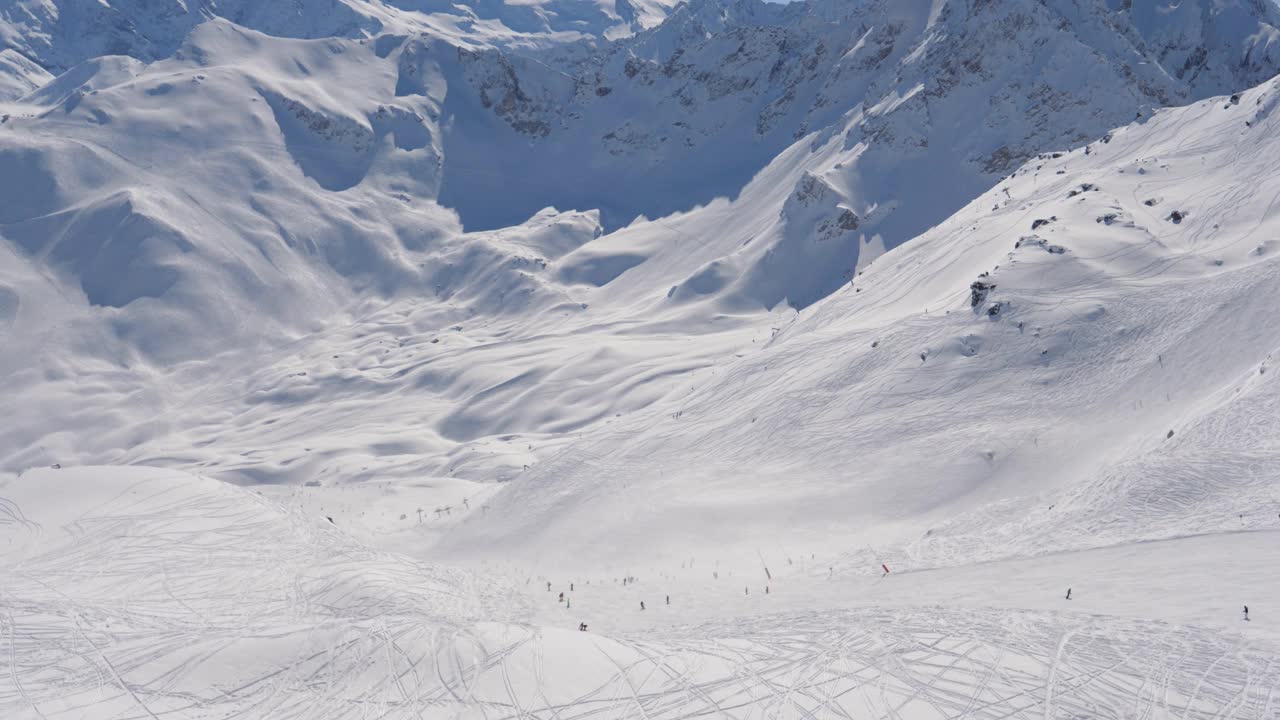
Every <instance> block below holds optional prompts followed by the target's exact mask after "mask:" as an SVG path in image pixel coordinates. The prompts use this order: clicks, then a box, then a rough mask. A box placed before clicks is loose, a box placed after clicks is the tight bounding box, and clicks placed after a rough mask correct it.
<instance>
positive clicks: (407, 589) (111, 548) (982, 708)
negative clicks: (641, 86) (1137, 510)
mask: <svg viewBox="0 0 1280 720" xmlns="http://www.w3.org/2000/svg"><path fill="white" fill-rule="evenodd" d="M2 491H3V501H2V502H0V518H3V523H4V524H3V525H0V527H3V528H4V532H5V536H6V540H7V542H6V544H5V546H4V549H3V554H2V555H0V562H2V563H3V565H0V572H2V573H3V578H4V581H5V582H4V585H3V591H2V592H3V594H2V595H0V597H2V598H3V601H4V610H5V612H4V616H3V620H0V625H2V626H3V630H4V636H5V639H6V641H7V642H6V644H7V646H8V647H7V652H6V653H5V654H4V660H3V663H4V666H3V669H4V670H5V673H4V677H5V681H4V682H2V683H0V711H3V713H4V716H5V717H6V718H26V717H31V718H79V717H94V718H108V717H110V718H126V717H140V718H146V717H152V718H154V717H202V718H207V717H272V718H367V717H387V718H399V717H406V718H408V717H419V718H421V717H430V718H437V717H439V718H445V717H487V718H506V717H510V718H516V717H538V718H587V717H602V716H603V717H647V718H687V717H697V716H701V715H706V714H711V715H717V716H721V717H770V718H799V717H814V716H830V717H899V718H911V719H916V718H945V717H965V718H997V717H1011V716H1012V717H1150V718H1175V717H1178V718H1219V717H1240V718H1245V717H1248V718H1270V717H1274V713H1275V712H1276V710H1277V708H1276V706H1275V702H1276V700H1275V698H1274V693H1275V689H1276V683H1277V678H1280V652H1277V647H1278V646H1277V641H1280V635H1277V634H1276V628H1277V627H1278V626H1277V625H1276V623H1275V622H1274V621H1267V620H1265V619H1264V620H1263V623H1264V625H1259V626H1258V627H1249V628H1246V629H1247V630H1249V631H1251V632H1250V633H1245V632H1243V631H1242V630H1237V629H1231V630H1220V629H1217V628H1210V627H1197V626H1196V625H1189V624H1178V623H1171V622H1166V621H1162V620H1160V619H1151V618H1133V617H1124V616H1122V615H1109V614H1097V615H1094V614H1088V613H1073V612H1065V611H1064V610H1065V608H1063V607H1061V606H1063V605H1065V604H1066V601H1065V600H1060V601H1058V603H1057V605H1059V606H1060V607H1057V608H1054V609H1052V610H1049V609H1022V608H1018V609H1005V608H995V607H985V608H974V607H968V608H965V607H954V606H946V605H939V606H929V605H927V604H925V605H909V604H904V603H901V602H895V603H893V604H892V605H888V606H885V605H879V606H877V605H871V606H866V607H858V605H860V604H862V603H865V602H866V600H867V599H869V598H868V594H869V593H874V592H876V591H875V590H873V589H872V587H870V586H869V585H863V586H849V585H845V586H841V587H838V588H832V587H830V586H825V587H824V585H825V581H817V582H811V581H808V580H806V579H805V578H803V577H796V578H789V577H787V575H786V574H785V573H783V574H780V577H779V578H777V579H776V580H775V585H774V592H773V593H771V594H769V595H768V596H765V595H763V594H760V593H757V595H756V598H755V599H756V600H758V601H759V602H757V603H756V604H755V606H754V607H751V608H749V609H748V608H746V607H734V606H731V605H725V604H721V606H720V607H719V608H718V609H716V610H715V611H714V613H713V615H714V619H706V618H701V617H698V614H697V613H696V612H694V613H692V614H689V613H688V611H685V610H681V609H679V608H680V606H681V605H682V604H684V603H685V602H686V600H687V598H688V597H690V595H692V594H693V593H695V592H696V593H698V594H701V593H702V592H704V590H705V588H703V587H699V583H697V582H695V581H691V580H689V579H687V578H686V579H683V580H677V579H675V578H671V579H666V578H662V579H660V578H659V577H647V578H640V579H639V581H638V582H637V583H635V584H632V585H631V586H630V591H631V592H636V591H637V589H638V590H639V592H642V593H643V592H648V593H650V594H649V595H648V597H649V599H650V600H651V603H652V607H651V608H650V609H649V610H646V611H644V612H647V613H649V614H650V617H651V618H652V623H651V625H650V626H649V628H648V629H642V626H635V625H634V624H635V623H640V622H642V621H643V620H644V617H643V614H642V613H641V612H640V611H638V610H636V609H635V608H634V607H627V608H624V607H623V606H621V605H614V606H612V607H610V608H609V609H608V611H607V612H605V613H603V614H604V615H606V616H610V617H613V618H615V619H617V618H622V617H624V616H625V617H630V618H633V619H632V620H629V621H628V622H630V623H633V627H631V628H630V629H629V630H625V631H623V632H618V634H616V635H613V636H609V635H601V634H597V633H596V632H587V633H581V632H575V631H574V630H572V629H569V628H568V627H567V625H568V619H569V618H570V617H574V618H575V619H576V617H577V614H575V613H573V612H571V611H570V610H566V609H565V608H563V607H557V603H556V602H555V601H554V600H553V599H552V594H551V593H549V592H545V591H543V590H542V588H541V585H542V582H541V578H539V580H538V582H537V583H536V585H537V586H538V587H536V588H533V589H532V590H529V589H527V588H528V587H529V586H526V592H525V594H524V595H523V596H521V595H519V594H517V592H518V591H517V590H516V586H513V585H511V584H510V583H503V582H499V581H496V580H494V579H493V578H494V577H496V574H495V573H488V574H486V575H483V576H478V575H474V574H471V573H465V572H460V571H453V570H448V569H443V568H439V567H435V566H430V565H425V564H423V563H419V562H414V561H410V560H408V559H406V558H404V557H402V556H397V555H389V554H386V553H381V552H378V551H376V550H372V549H370V548H368V547H366V546H363V545H361V544H360V543H358V542H356V541H354V540H353V539H352V538H350V537H349V536H347V535H346V534H344V533H343V532H342V530H341V529H340V528H338V527H336V526H334V525H331V524H330V523H329V522H328V521H327V520H324V519H323V518H318V517H317V516H316V515H314V514H311V513H305V514H303V513H299V512H297V508H296V507H292V508H291V506H289V505H281V504H277V503H273V502H270V501H267V500H265V499H263V498H262V497H260V496H259V495H257V494H256V493H254V492H251V491H247V490H244V489H239V488H234V487H231V486H228V485H225V484H222V483H219V482H216V481H210V480H201V479H197V478H194V477H191V476H186V475H182V474H177V473H173V472H171V471H163V470H143V469H131V468H80V469H74V470H71V469H62V470H34V471H31V472H29V473H26V474H24V475H23V476H22V477H21V478H19V479H17V480H15V481H10V482H9V483H7V484H6V485H5V486H4V487H3V488H2ZM1268 535H1269V536H1270V537H1268V538H1267V540H1269V544H1268V547H1270V555H1261V556H1258V557H1257V559H1258V560H1265V561H1270V562H1274V561H1275V560H1276V559H1280V558H1276V557H1275V555H1276V543H1275V538H1274V535H1275V533H1274V532H1272V533H1268ZM1267 540H1264V541H1263V542H1264V543H1266V542H1267ZM1198 558H1199V559H1206V560H1207V559H1208V556H1206V555H1201V554H1199V553H1196V552H1187V549H1186V548H1181V549H1179V559H1180V560H1181V561H1183V562H1188V561H1191V562H1194V561H1195V560H1196V559H1198ZM1096 560H1098V558H1086V563H1084V564H1085V565H1087V566H1091V565H1093V564H1094V562H1095V561H1096ZM1201 569H1203V568H1201ZM1130 570H1132V568H1130ZM986 572H987V574H988V577H987V578H986V580H987V582H993V581H994V582H999V580H1000V579H1005V580H1012V579H1016V578H1018V577H1020V576H1021V573H1019V572H1016V571H1014V572H1009V569H1007V568H1006V569H1005V570H1004V571H1003V572H1002V571H1001V570H1000V569H995V570H990V569H988V570H987V571H986ZM704 574H705V573H704ZM1173 577H1176V578H1179V579H1177V580H1175V586H1174V587H1170V588H1166V589H1168V590H1172V591H1175V592H1176V591H1180V590H1185V589H1187V588H1189V587H1191V586H1193V585H1195V584H1197V583H1200V581H1199V580H1198V579H1196V578H1194V577H1189V576H1188V575H1187V574H1186V573H1182V574H1180V575H1176V576H1173ZM912 579H913V578H912V577H911V576H910V575H906V576H903V577H902V578H892V579H885V580H883V581H876V582H882V583H883V585H884V588H882V589H881V590H880V591H879V592H880V594H881V595H882V596H886V595H891V596H894V597H897V598H899V599H901V597H902V595H903V593H904V592H905V593H908V594H912V593H914V591H916V590H919V589H920V587H919V586H917V587H916V588H914V589H913V588H912V587H911V585H910V584H911V582H912ZM611 580H612V579H604V578H602V579H599V580H598V581H597V583H596V585H595V586H594V587H593V586H591V585H586V586H584V585H583V584H582V581H581V579H580V580H579V582H578V583H577V584H578V589H579V590H580V591H581V592H580V593H572V594H571V598H573V597H578V598H581V601H580V602H585V603H587V604H591V603H593V602H600V601H608V600H610V599H611V600H621V599H622V598H619V597H616V595H617V594H618V592H619V591H618V587H619V586H618V585H617V583H616V581H612V582H611ZM757 580H758V578H757ZM793 580H794V581H793ZM725 581H726V582H730V581H729V580H728V579H727V578H726V580H725ZM1055 581H1056V580H1055ZM894 583H903V584H900V585H899V586H898V587H897V588H896V590H888V589H885V588H887V587H888V586H890V585H892V584H894ZM1108 583H1109V581H1107V580H1102V581H1101V582H1100V583H1099V584H1098V585H1095V587H1094V590H1098V589H1106V588H1107V587H1108ZM704 584H705V583H704ZM927 584H930V580H929V579H926V580H925V583H922V585H927ZM554 586H555V588H556V589H567V587H566V584H565V583H564V582H563V581H560V582H555V583H554ZM1263 587H1266V588H1267V589H1269V590H1270V591H1271V592H1272V593H1274V592H1275V591H1276V590H1277V589H1280V587H1278V586H1277V584H1276V581H1275V580H1274V578H1271V579H1269V580H1268V581H1267V585H1265V586H1259V587H1255V588H1254V589H1255V590H1258V589H1262V588H1263ZM661 589H665V590H666V591H667V592H668V593H671V594H673V595H674V596H675V604H674V605H671V606H667V605H664V604H661V602H660V601H659V599H658V597H656V595H658V594H660V592H661ZM758 589H759V586H758V585H757V590H758ZM938 589H939V588H935V592H937V590H938ZM995 589H996V586H995V585H994V584H986V583H985V582H984V583H983V587H982V591H983V592H984V593H985V594H988V595H989V594H991V593H992V592H993V591H995ZM1109 589H1110V590H1112V591H1120V592H1122V593H1124V594H1127V595H1129V596H1130V597H1134V596H1139V595H1141V593H1142V592H1143V589H1144V587H1143V582H1142V580H1141V577H1137V578H1134V577H1129V578H1127V579H1126V580H1125V581H1124V582H1121V583H1117V584H1116V585H1114V586H1112V587H1110V588H1109ZM654 590H657V591H658V592H657V593H655V592H652V591H654ZM833 590H838V593H837V592H833ZM1092 591H1093V590H1088V589H1085V588H1081V591H1080V592H1079V594H1078V596H1077V597H1078V599H1083V600H1085V602H1088V599H1087V598H1088V596H1089V593H1090V592H1092ZM845 593H848V595H847V596H846V595H845ZM610 595H614V596H615V597H613V598H610V597H609V596H610ZM846 597H848V598H849V599H850V600H851V601H852V602H847V601H846ZM1150 599H1151V600H1153V601H1154V600H1158V599H1157V598H1150ZM1046 604H1048V603H1046ZM1176 604H1177V603H1174V602H1156V603H1155V606H1156V607H1160V608H1165V609H1169V608H1172V607H1175V606H1176ZM539 606H540V607H539ZM549 607H550V609H548V608H549ZM535 608H536V609H535ZM740 611H745V612H743V614H742V615H741V616H737V615H735V613H737V612H740ZM553 615H559V617H558V618H554V619H553V617H552V616H553ZM686 618H687V619H686ZM535 619H536V623H535V622H533V621H534V620H535ZM589 619H590V620H592V621H594V617H591V618H589ZM655 625H656V626H658V627H654V626H655ZM557 626H559V627H557ZM1264 627H1265V628H1266V629H1265V630H1263V628H1264ZM1252 631H1261V633H1260V634H1257V633H1254V632H1252ZM615 632H617V630H615Z"/></svg>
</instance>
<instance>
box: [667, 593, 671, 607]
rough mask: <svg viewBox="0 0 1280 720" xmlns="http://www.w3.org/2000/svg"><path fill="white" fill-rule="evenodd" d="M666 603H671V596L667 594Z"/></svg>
mask: <svg viewBox="0 0 1280 720" xmlns="http://www.w3.org/2000/svg"><path fill="white" fill-rule="evenodd" d="M667 604H668V605H670V604H671V596H670V595H668V596H667Z"/></svg>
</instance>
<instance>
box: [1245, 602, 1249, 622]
mask: <svg viewBox="0 0 1280 720" xmlns="http://www.w3.org/2000/svg"><path fill="white" fill-rule="evenodd" d="M1244 619H1245V620H1248V619H1249V606H1248V605H1245V606H1244Z"/></svg>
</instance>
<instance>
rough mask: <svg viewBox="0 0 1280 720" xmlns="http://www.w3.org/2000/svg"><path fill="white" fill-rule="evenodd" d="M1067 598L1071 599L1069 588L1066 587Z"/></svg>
mask: <svg viewBox="0 0 1280 720" xmlns="http://www.w3.org/2000/svg"><path fill="white" fill-rule="evenodd" d="M1067 599H1068V600H1070V599H1071V588H1067Z"/></svg>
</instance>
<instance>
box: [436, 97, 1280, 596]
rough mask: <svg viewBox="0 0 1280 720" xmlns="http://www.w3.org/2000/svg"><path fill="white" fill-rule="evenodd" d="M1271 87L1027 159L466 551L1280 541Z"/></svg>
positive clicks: (889, 551)
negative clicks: (1222, 538) (1254, 532)
mask: <svg viewBox="0 0 1280 720" xmlns="http://www.w3.org/2000/svg"><path fill="white" fill-rule="evenodd" d="M1276 88H1277V86H1276V84H1275V83H1274V82H1272V83H1267V84H1266V85H1264V86H1262V87H1259V88H1257V89H1255V90H1251V91H1248V92H1245V93H1241V94H1239V95H1234V96H1231V97H1230V98H1217V99H1212V100H1208V101H1205V102H1202V103H1198V104H1196V105H1193V106H1190V107H1187V108H1181V109H1174V110H1167V111H1161V112H1159V113H1157V114H1156V115H1155V116H1154V117H1153V118H1151V119H1150V120H1149V121H1147V122H1145V123H1141V124H1136V125H1131V126H1128V127H1125V128H1122V129H1119V130H1117V131H1115V132H1114V133H1110V134H1109V135H1108V136H1107V137H1106V138H1105V139H1104V140H1102V141H1100V142H1096V143H1092V144H1090V145H1088V146H1087V147H1085V148H1081V149H1079V150H1076V151H1073V152H1070V153H1065V154H1057V153H1054V154H1053V155H1051V156H1045V157H1042V158H1040V159H1037V160H1034V161H1032V162H1031V163H1030V164H1029V165H1027V166H1025V167H1023V168H1022V169H1020V170H1018V171H1017V172H1016V173H1014V174H1013V176H1012V177H1010V178H1008V179H1007V180H1005V181H1003V182H1002V183H1001V184H1000V185H999V186H998V187H996V188H995V189H993V190H991V191H990V192H988V193H986V194H985V195H983V196H982V197H980V198H978V199H977V200H975V201H974V202H972V203H971V204H970V205H969V206H967V207H966V208H965V209H963V210H962V211H961V212H959V213H957V214H956V215H955V216H953V217H952V218H950V219H948V220H947V221H946V222H945V223H943V224H941V225H939V226H938V227H936V228H934V229H933V230H931V231H929V232H927V233H925V234H924V235H923V236H921V237H919V238H917V239H915V240H913V241H912V242H910V243H907V244H906V245H904V246H902V247H900V248H898V249H897V250H895V251H892V252H890V253H888V254H886V255H884V256H883V257H881V258H879V259H878V260H876V261H875V262H874V263H873V264H871V265H870V266H869V267H868V268H867V269H866V270H865V271H864V272H862V273H861V274H860V275H858V276H856V277H854V278H853V279H852V280H851V281H850V282H849V283H847V284H846V285H845V287H844V288H842V289H841V290H840V291H839V292H837V293H835V294H834V295H832V296H831V297H829V298H827V299H825V300H823V301H822V302H820V303H818V304H816V305H815V306H813V307H811V308H809V309H807V310H805V311H804V312H803V313H800V314H798V315H796V316H794V317H793V318H792V319H790V320H788V321H787V322H785V323H781V324H780V325H779V326H778V327H777V329H776V333H775V335H774V336H773V337H772V338H771V339H769V340H768V341H765V342H758V343H756V344H754V345H753V346H752V347H750V348H748V349H746V350H744V351H743V352H741V353H740V354H739V356H738V357H735V358H734V359H733V360H731V361H726V362H724V363H721V364H719V365H718V366H717V367H716V368H714V369H713V370H711V371H708V372H705V373H703V374H702V375H701V376H700V377H698V379H697V380H696V381H692V382H689V383H688V384H687V385H686V386H685V387H684V388H683V389H682V390H681V391H679V392H677V393H674V394H673V395H671V396H669V397H668V398H666V399H664V401H663V402H661V403H658V404H656V405H655V406H654V407H652V408H651V409H649V410H647V411H646V412H644V413H639V414H633V415H631V416H629V417H627V418H625V419H623V420H620V421H618V422H616V423H614V424H613V425H611V426H610V427H608V428H605V429H601V430H598V431H596V432H592V433H590V434H588V435H587V436H585V437H584V438H583V439H581V440H578V441H576V442H574V443H573V444H572V445H570V446H569V447H567V448H566V449H565V450H564V451H562V452H561V453H560V454H559V455H557V456H555V457H554V458H551V459H549V460H547V461H544V462H542V463H539V464H538V465H536V466H534V467H533V468H531V469H530V471H529V472H528V473H526V474H525V475H523V476H522V477H521V479H520V481H519V482H518V483H516V484H514V485H513V486H512V487H511V488H510V489H509V490H507V491H506V492H504V493H503V494H502V495H500V496H499V497H498V498H497V499H496V500H495V508H494V510H495V511H494V512H491V513H490V514H489V515H488V517H487V518H484V519H476V520H475V521H474V522H473V523H471V524H470V525H468V526H466V528H465V529H464V530H463V531H462V532H461V533H460V534H459V535H457V536H456V537H454V538H452V545H453V547H456V548H458V549H460V550H481V551H492V550H495V549H498V548H502V549H504V550H506V549H509V548H520V549H521V550H523V551H526V552H528V553H530V554H536V555H538V556H540V557H544V558H545V557H547V556H548V555H555V556H557V557H563V558H578V559H586V558H588V557H589V558H592V559H601V560H603V559H606V558H614V559H616V558H617V556H618V555H619V554H624V555H625V554H635V555H641V556H653V555H657V554H660V553H670V554H673V555H674V556H679V554H680V553H681V552H682V551H683V549H685V548H693V547H699V546H701V544H702V543H705V542H708V541H709V540H711V539H715V540H720V541H723V540H727V539H732V540H733V541H734V542H735V543H737V544H738V545H739V546H740V547H741V549H742V550H744V551H746V552H747V553H748V554H749V553H750V552H751V551H752V550H753V549H754V548H756V547H771V546H774V545H776V544H781V545H783V546H784V547H788V548H798V549H800V550H803V551H805V552H807V551H809V550H810V549H814V548H830V547H832V546H833V545H834V546H840V547H845V548H847V549H848V551H849V552H850V558H849V562H850V567H853V568H857V569H860V570H863V571H868V572H869V571H871V570H872V569H874V568H877V567H878V565H879V563H880V562H881V561H882V560H883V559H885V558H889V559H891V560H892V561H893V562H894V563H897V564H900V565H906V566H910V567H928V566H937V565H953V564H968V563H972V562H974V561H978V560H985V559H989V558H993V557H1001V556H1008V555H1019V554H1038V553H1043V552H1048V551H1052V550H1062V549H1068V548H1082V547H1093V546H1098V545H1107V544H1112V543H1119V542H1131V541H1134V540H1142V539H1156V538H1166V537H1176V536H1181V535H1188V534H1197V533H1209V532H1225V531H1235V530H1246V529H1250V528H1256V527H1274V526H1276V525H1277V522H1278V517H1280V515H1278V514H1277V513H1280V474H1278V473H1280V445H1277V439H1278V438H1280V433H1278V432H1277V422H1278V421H1280V416H1278V415H1277V412H1276V408H1277V407H1278V405H1277V402H1278V401H1280V398H1278V397H1277V392H1280V385H1278V384H1277V383H1278V382H1280V379H1278V375H1277V372H1276V371H1275V369H1276V368H1275V364H1276V359H1277V353H1280V323H1277V322H1276V320H1275V317H1274V313H1275V308H1277V307H1280V295H1277V293H1280V282H1278V276H1277V273H1278V272H1280V264H1278V263H1280V260H1278V259H1277V258H1278V257H1280V255H1278V254H1280V244H1277V243H1278V242H1280V241H1278V240H1277V238H1278V237H1280V227H1278V226H1277V223H1280V215H1277V213H1276V212H1275V208H1274V207H1272V205H1273V204H1274V202H1275V199H1276V198H1277V197H1278V196H1280V184H1277V180H1276V178H1275V174H1274V173H1273V172H1272V171H1271V169H1270V161H1269V158H1270V156H1271V151H1272V149H1273V148H1275V147H1276V146H1277V144H1278V143H1280V124H1278V123H1280V119H1277V118H1276V117H1275V116H1274V114H1273V110H1274V108H1275V106H1276V103H1277V102H1280V96H1277V90H1276ZM832 142H838V141H835V140H833V141H832ZM516 538H519V541H518V542H516V540H515V539H516ZM873 550H874V552H873Z"/></svg>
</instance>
